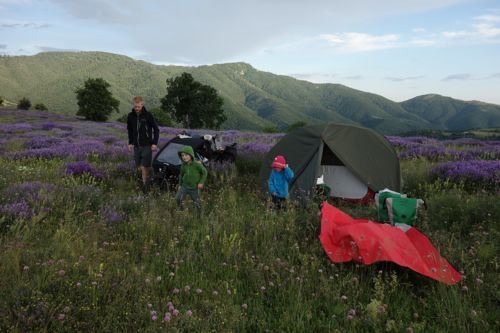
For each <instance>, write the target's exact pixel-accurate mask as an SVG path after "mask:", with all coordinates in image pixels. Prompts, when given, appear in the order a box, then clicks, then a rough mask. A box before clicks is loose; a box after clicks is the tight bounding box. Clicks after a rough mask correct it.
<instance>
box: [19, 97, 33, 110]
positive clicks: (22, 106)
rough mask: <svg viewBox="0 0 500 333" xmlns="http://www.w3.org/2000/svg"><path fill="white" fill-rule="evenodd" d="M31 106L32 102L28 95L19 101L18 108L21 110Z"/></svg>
mask: <svg viewBox="0 0 500 333" xmlns="http://www.w3.org/2000/svg"><path fill="white" fill-rule="evenodd" d="M30 107H31V102H30V100H29V99H27V98H26V97H23V98H21V99H20V100H19V102H18V103H17V108H18V109H20V110H29V109H30Z"/></svg>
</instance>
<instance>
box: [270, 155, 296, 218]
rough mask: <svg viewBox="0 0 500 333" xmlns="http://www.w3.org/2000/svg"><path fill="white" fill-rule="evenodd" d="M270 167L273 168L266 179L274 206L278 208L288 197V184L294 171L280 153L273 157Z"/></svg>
mask: <svg viewBox="0 0 500 333" xmlns="http://www.w3.org/2000/svg"><path fill="white" fill-rule="evenodd" d="M271 168H273V170H272V171H271V175H270V176H269V181H268V183H269V193H271V196H272V200H273V206H274V208H276V209H278V210H279V209H281V208H282V206H283V202H284V201H286V198H287V197H288V184H289V183H290V182H291V181H292V179H293V177H294V173H293V170H292V169H291V168H290V167H289V166H288V164H286V160H285V157H283V156H282V155H278V156H276V157H275V158H274V160H273V163H272V164H271Z"/></svg>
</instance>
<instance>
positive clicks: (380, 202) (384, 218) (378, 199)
mask: <svg viewBox="0 0 500 333" xmlns="http://www.w3.org/2000/svg"><path fill="white" fill-rule="evenodd" d="M405 197H406V195H405V194H401V193H398V192H394V191H391V190H389V189H385V190H382V191H380V192H377V193H376V194H375V206H376V207H377V211H378V220H379V221H380V222H389V213H388V211H387V205H386V199H388V198H405Z"/></svg>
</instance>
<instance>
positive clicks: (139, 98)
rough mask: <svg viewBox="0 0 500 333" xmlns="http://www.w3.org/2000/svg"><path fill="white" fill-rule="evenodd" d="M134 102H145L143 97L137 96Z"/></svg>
mask: <svg viewBox="0 0 500 333" xmlns="http://www.w3.org/2000/svg"><path fill="white" fill-rule="evenodd" d="M132 100H133V101H134V103H141V102H144V100H143V99H142V97H141V96H135V97H134V98H133V99H132Z"/></svg>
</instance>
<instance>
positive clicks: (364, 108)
mask: <svg viewBox="0 0 500 333" xmlns="http://www.w3.org/2000/svg"><path fill="white" fill-rule="evenodd" d="M182 72H188V73H190V74H192V75H193V77H194V78H195V80H198V81H200V82H202V83H203V84H209V85H211V86H213V87H214V88H215V89H217V91H218V93H219V94H220V95H221V96H222V97H223V98H224V110H225V113H226V115H227V117H228V121H227V122H226V123H225V124H224V126H223V127H224V128H226V129H229V128H235V129H246V130H260V129H262V128H264V127H271V126H273V127H277V128H278V129H280V130H283V129H286V128H287V127H288V126H289V125H290V124H293V123H295V122H298V121H304V122H306V123H308V124H317V123H324V122H337V123H347V124H356V125H362V126H366V127H370V128H373V129H374V130H377V131H379V132H381V133H384V134H398V133H402V132H407V131H413V130H426V129H442V130H464V129H471V128H477V127H500V106H498V105H495V104H489V103H485V102H481V101H468V102H467V101H461V100H457V99H453V98H451V97H446V96H441V95H438V94H427V95H421V96H417V97H414V98H411V99H409V100H406V101H403V102H400V103H398V102H394V101H391V100H389V99H388V98H385V97H383V96H380V95H376V94H373V93H369V92H364V91H360V90H356V89H353V88H350V87H347V86H344V85H341V84H335V83H322V84H319V83H312V82H309V81H305V80H300V79H296V78H293V77H289V76H285V75H277V74H273V73H270V72H265V71H259V70H257V69H256V68H254V67H253V66H252V65H250V64H248V63H245V62H233V63H227V64H213V65H200V66H193V67H187V66H186V67H185V66H178V65H155V64H152V63H149V62H146V61H143V60H137V59H133V58H131V57H128V56H124V55H118V54H113V53H106V52H43V53H39V54H36V55H33V56H1V57H0V95H1V96H2V97H4V98H5V99H8V100H19V99H20V98H22V97H27V98H29V99H30V101H31V102H32V104H36V103H44V104H45V105H46V106H47V107H48V108H49V110H52V111H54V112H58V113H63V114H74V113H76V111H77V104H76V97H75V93H74V91H75V89H76V88H78V87H80V86H81V85H83V82H84V81H85V80H86V79H88V78H93V77H102V78H103V79H105V80H106V81H108V82H109V83H110V85H111V88H110V89H111V91H112V93H113V95H114V96H115V98H117V99H118V100H120V113H119V114H114V115H112V117H113V118H114V117H116V118H118V117H119V116H120V115H123V114H125V113H127V112H129V110H130V98H131V96H133V95H142V96H143V97H144V98H145V101H146V103H147V105H149V107H157V106H159V105H160V99H161V98H162V97H163V96H164V95H165V94H166V80H167V79H168V78H172V77H175V76H177V75H180V74H181V73H182Z"/></svg>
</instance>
